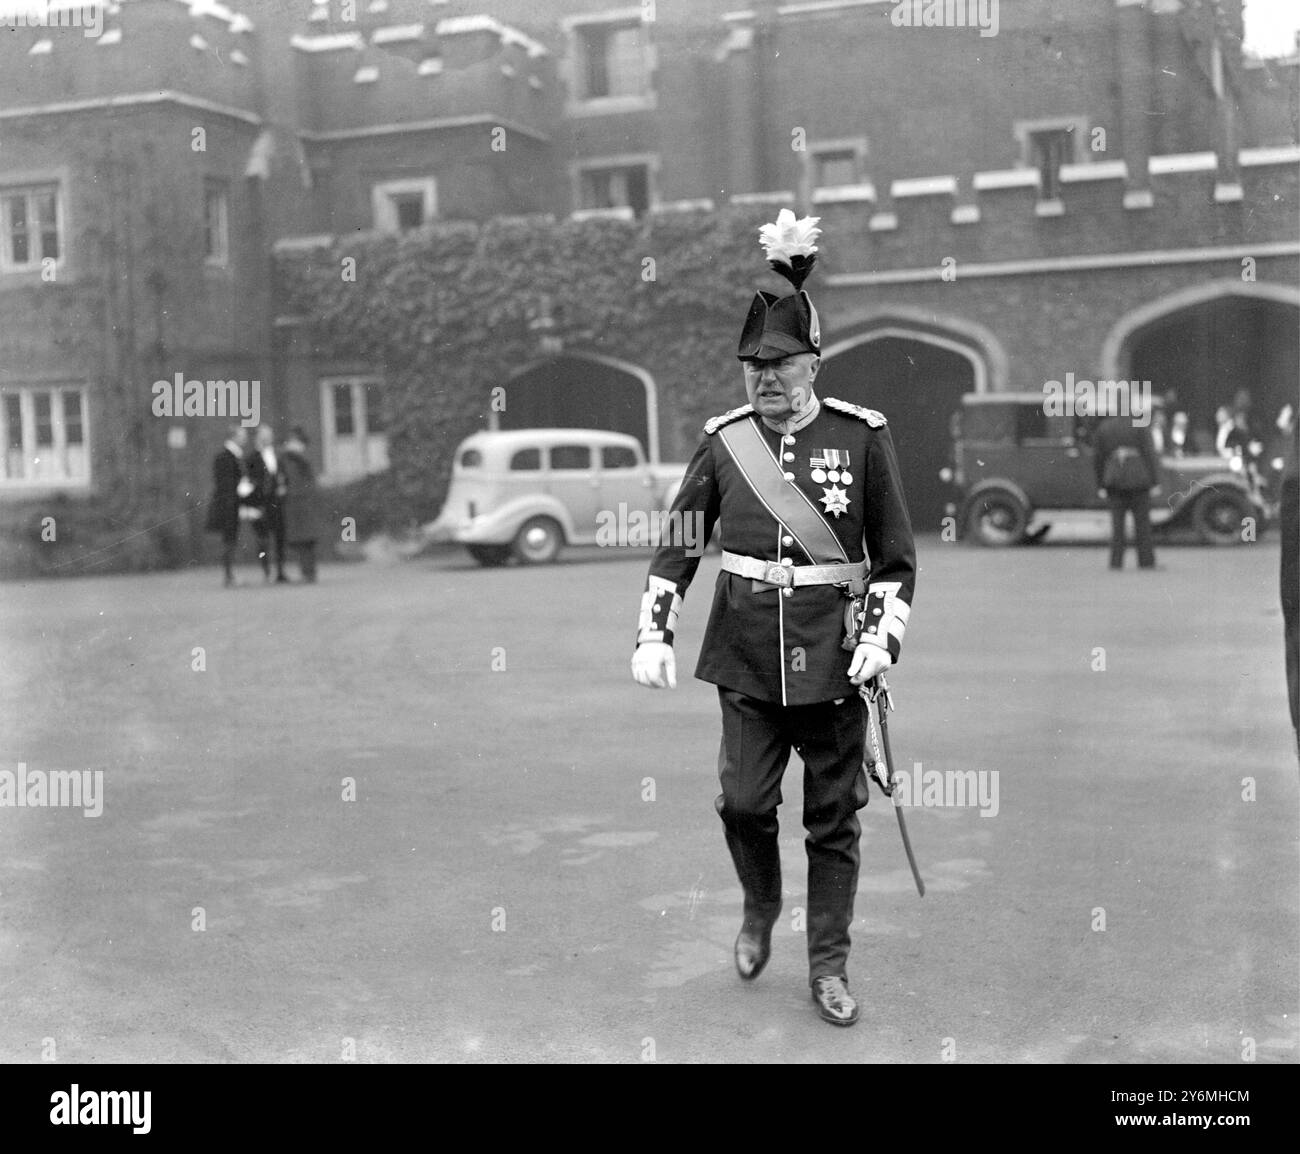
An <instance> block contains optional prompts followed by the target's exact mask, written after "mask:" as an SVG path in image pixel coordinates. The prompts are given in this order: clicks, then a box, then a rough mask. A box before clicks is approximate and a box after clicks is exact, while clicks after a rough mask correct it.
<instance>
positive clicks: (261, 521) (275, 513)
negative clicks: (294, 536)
mask: <svg viewBox="0 0 1300 1154" xmlns="http://www.w3.org/2000/svg"><path fill="white" fill-rule="evenodd" d="M254 524H255V525H256V526H257V555H258V557H259V558H260V559H261V562H262V572H263V573H265V574H266V575H267V576H268V577H269V576H270V575H271V556H270V554H271V550H270V546H271V545H274V546H275V573H276V576H277V577H283V576H284V510H282V509H281V508H280V505H279V503H278V502H275V501H271V502H268V503H267V504H266V505H264V506H263V507H262V515H261V517H259V518H258V519H257V520H256V521H255V522H254Z"/></svg>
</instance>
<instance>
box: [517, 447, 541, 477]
mask: <svg viewBox="0 0 1300 1154" xmlns="http://www.w3.org/2000/svg"><path fill="white" fill-rule="evenodd" d="M541 467H542V451H541V450H540V449H519V450H518V451H516V453H515V455H514V456H513V457H511V458H510V469H511V471H512V472H516V471H522V470H525V469H540V468H541Z"/></svg>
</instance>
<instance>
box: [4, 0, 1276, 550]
mask: <svg viewBox="0 0 1300 1154" xmlns="http://www.w3.org/2000/svg"><path fill="white" fill-rule="evenodd" d="M59 3H66V4H70V3H71V0H55V5H56V8H55V12H57V11H59V10H60V9H58V8H57V4H59ZM902 8H906V9H908V10H909V11H910V10H915V14H916V16H917V20H916V21H913V22H912V23H913V24H914V25H917V24H919V26H911V27H907V26H900V25H901V23H902V22H901V19H900V9H902ZM5 11H7V9H6V8H5V7H4V5H3V4H0V18H2V17H3V13H4V12H5ZM981 11H983V12H985V13H986V14H995V15H996V28H993V27H992V26H988V25H986V26H985V27H984V28H980V27H974V26H971V25H972V24H974V23H975V21H976V18H977V15H978V13H979V12H981ZM927 14H931V15H932V16H933V21H932V23H927V19H928V17H927ZM53 15H54V13H52V16H53ZM101 16H102V23H101V24H100V26H99V30H98V34H97V35H87V34H86V33H87V32H88V31H91V29H89V28H84V27H68V26H64V25H60V24H59V23H58V22H57V20H56V19H53V18H52V19H50V20H49V21H47V26H44V27H42V26H39V25H35V24H33V23H32V22H28V23H27V24H25V25H23V26H20V27H16V28H3V29H0V32H2V33H3V34H2V35H0V316H3V318H4V322H5V323H4V324H3V325H0V439H3V441H4V445H5V457H4V468H3V469H2V470H0V535H4V537H5V538H7V539H9V540H14V539H16V538H20V537H22V536H23V534H24V533H27V534H30V531H31V528H32V526H33V524H34V522H33V518H39V516H40V515H43V514H46V513H48V512H49V511H50V510H51V509H54V508H57V509H59V510H60V511H62V512H64V513H65V514H66V515H69V516H72V517H73V518H74V519H75V516H76V514H77V510H79V509H80V510H90V511H93V514H94V516H95V517H96V518H98V519H100V520H101V521H105V522H106V523H108V524H121V525H123V526H128V525H133V524H135V523H136V522H134V521H132V520H131V518H132V517H136V518H137V521H138V519H139V517H140V516H141V515H142V513H141V511H142V510H143V511H144V514H145V515H146V520H148V521H149V522H150V524H154V525H156V523H158V522H165V523H167V524H169V525H171V527H172V528H171V532H170V535H169V536H168V540H167V544H166V547H165V548H164V549H163V556H162V558H161V559H162V560H163V561H182V560H185V559H186V558H190V557H193V556H195V555H198V554H200V553H201V552H202V534H201V532H200V521H201V510H200V509H199V508H198V504H199V503H200V502H201V501H202V499H203V497H205V496H206V492H207V485H208V480H207V473H208V463H209V459H210V457H211V454H212V452H213V451H214V450H215V448H216V446H217V445H218V444H219V442H220V440H221V436H222V424H223V423H222V422H220V421H214V420H213V419H211V418H210V417H198V416H185V415H184V414H174V415H170V416H167V417H165V418H164V419H159V418H158V416H157V415H155V413H154V412H153V410H152V408H151V402H152V401H153V395H152V393H151V385H152V383H153V382H155V381H157V380H160V379H162V380H171V379H172V378H173V377H174V376H175V375H176V374H177V373H180V374H181V375H182V376H183V377H184V378H186V379H189V378H194V379H200V380H206V379H212V378H215V379H221V380H229V379H236V378H237V379H247V380H249V381H252V380H257V381H259V382H261V385H262V391H261V415H262V416H263V418H266V419H271V420H275V421H277V422H286V421H293V422H295V423H301V424H303V425H304V426H306V427H307V428H308V429H309V430H310V431H311V432H312V433H313V434H314V438H315V447H316V451H317V453H318V463H319V464H320V465H321V467H322V469H323V474H324V476H325V478H326V479H327V480H328V481H330V482H341V481H346V480H349V479H352V478H355V477H357V476H358V475H361V474H364V473H367V472H372V471H375V470H381V469H383V468H384V467H385V465H386V461H387V456H386V438H385V431H384V406H383V399H382V398H383V368H384V367H383V366H382V365H376V364H373V363H367V362H365V361H363V360H355V361H339V360H337V359H333V358H325V357H322V356H320V355H319V354H318V353H317V351H316V344H315V342H314V340H313V335H312V332H311V324H310V318H295V317H290V316H287V315H284V313H283V310H282V309H281V308H280V307H279V302H277V300H276V299H275V296H274V291H273V279H272V277H271V275H270V268H271V258H272V254H273V253H274V252H275V251H276V250H277V248H278V249H284V248H286V247H287V248H294V247H304V246H305V247H310V246H312V245H316V244H319V243H321V240H322V238H331V237H338V236H345V235H352V234H356V233H358V232H371V231H380V232H401V231H402V230H405V229H410V228H418V227H420V226H421V225H422V224H424V223H426V222H428V221H430V220H434V219H436V220H457V219H474V220H482V219H485V218H488V217H491V216H494V215H512V216H513V215H521V214H527V213H550V214H555V215H563V214H566V213H574V212H578V213H585V214H588V215H592V216H601V215H609V216H617V217H626V216H637V215H640V214H643V213H654V212H668V211H685V210H690V211H697V212H708V211H711V210H712V208H713V207H714V206H721V205H724V204H726V203H727V202H729V201H737V200H739V201H754V200H758V201H763V202H767V203H770V205H771V207H772V211H773V212H775V211H776V209H777V208H778V207H780V206H782V205H789V206H791V207H794V208H796V209H797V210H799V211H812V212H814V213H816V214H818V215H820V216H821V217H822V218H823V221H822V224H823V228H824V230H825V242H826V243H825V245H824V254H823V263H822V266H821V269H820V270H819V273H818V276H817V278H816V288H815V295H816V297H817V301H818V305H819V308H820V310H821V312H822V317H823V330H824V337H825V345H826V348H827V358H828V361H827V365H826V367H825V370H824V372H825V377H824V379H825V381H826V390H827V391H830V390H831V389H832V388H833V389H834V391H835V392H837V393H838V394H840V395H842V396H845V397H847V398H848V399H853V400H859V399H860V400H864V401H869V402H870V403H871V404H873V405H874V406H876V407H878V408H881V409H883V410H884V411H886V412H887V413H889V414H890V415H891V416H893V417H894V418H895V427H896V428H897V429H898V430H899V441H900V446H901V448H902V450H903V456H904V460H905V462H906V468H907V471H908V475H907V476H906V477H905V480H906V482H907V484H908V488H909V495H910V496H911V499H912V500H913V504H914V513H915V514H916V515H917V519H918V522H919V523H920V525H921V526H922V527H924V526H927V525H931V524H933V516H934V513H935V509H936V506H935V502H936V501H937V500H938V496H937V493H936V491H935V488H934V485H933V477H934V475H935V473H936V472H937V469H938V467H939V465H940V464H941V463H942V460H943V457H944V454H945V450H946V445H945V440H946V434H947V421H948V416H949V414H950V413H951V411H952V410H953V408H954V407H955V404H956V399H957V398H958V397H959V396H960V395H961V393H963V392H966V391H970V390H999V389H1039V388H1041V387H1042V385H1043V383H1044V382H1045V381H1047V380H1052V379H1063V378H1064V376H1065V374H1066V373H1068V372H1073V373H1074V374H1075V375H1076V377H1079V378H1091V379H1096V378H1113V377H1118V378H1123V377H1137V378H1143V379H1151V380H1152V382H1153V386H1154V387H1155V388H1156V390H1157V391H1163V389H1165V388H1168V387H1176V388H1177V389H1178V391H1179V394H1180V397H1181V399H1182V401H1183V403H1184V405H1185V406H1186V407H1187V409H1188V411H1189V413H1190V414H1191V416H1192V418H1193V422H1194V423H1201V424H1205V423H1206V422H1208V421H1209V420H1210V419H1211V416H1212V413H1213V411H1214V408H1215V407H1216V406H1217V405H1219V404H1222V403H1226V402H1227V401H1229V400H1231V398H1232V396H1233V395H1234V394H1235V392H1236V391H1237V390H1238V389H1239V388H1241V387H1248V388H1250V389H1251V390H1252V392H1253V394H1254V399H1255V403H1256V406H1257V410H1258V412H1259V413H1260V414H1261V416H1264V417H1265V418H1266V419H1271V416H1272V414H1273V413H1275V412H1276V410H1277V408H1278V407H1280V405H1281V404H1282V403H1283V402H1284V401H1285V400H1288V399H1289V400H1292V401H1294V400H1295V399H1296V389H1297V386H1296V382H1297V379H1300V366H1298V363H1297V358H1298V353H1297V347H1298V344H1300V334H1298V329H1300V288H1297V285H1298V283H1300V226H1298V224H1297V196H1298V194H1300V187H1298V186H1300V143H1298V142H1300V115H1298V113H1297V74H1298V73H1300V68H1298V67H1297V63H1298V58H1297V57H1295V56H1292V57H1290V58H1288V59H1285V60H1280V61H1268V62H1264V61H1256V60H1252V59H1249V58H1246V57H1244V56H1243V55H1242V53H1241V50H1240V40H1241V20H1242V14H1241V2H1240V0H1222V2H1219V3H1212V2H1210V0H1184V2H1179V0H1073V2H1071V3H1069V4H1065V3H1060V2H1053V0H1002V2H1001V3H1000V4H994V5H991V6H990V5H987V4H986V5H984V6H982V7H981V6H978V5H976V4H970V3H966V4H962V3H954V2H952V0H949V2H948V3H947V4H946V5H944V4H938V5H935V4H931V3H925V4H922V5H920V6H917V5H899V4H897V3H892V2H886V0H809V2H803V3H785V4H778V3H775V2H774V0H756V2H755V3H754V4H753V5H752V6H751V7H749V8H746V9H743V10H742V9H740V8H739V7H738V6H737V5H736V4H735V0H729V2H727V3H724V2H722V0H645V2H644V3H638V4H630V5H627V6H623V7H610V6H609V0H604V2H600V0H585V2H584V0H554V2H553V3H548V4H545V5H539V4H537V3H536V0H449V2H439V0H356V2H355V3H350V2H349V0H330V2H328V3H313V2H312V0H244V3H243V6H242V8H241V10H240V11H238V12H236V11H232V10H230V9H227V8H224V7H222V6H221V5H219V4H214V3H208V2H206V0H193V2H187V0H120V2H118V3H110V4H108V6H107V7H106V8H104V9H103V10H102V12H101ZM958 17H961V18H962V19H961V24H963V25H964V26H951V25H953V24H956V23H957V22H958V21H957V18H958ZM945 23H946V24H947V25H948V26H943V25H944V24H945ZM932 24H933V26H932ZM994 31H995V32H996V34H995V35H994V34H988V33H991V32H994ZM503 134H504V135H503ZM504 139H508V140H509V146H508V150H507V151H506V152H505V154H504V155H503V154H502V151H501V147H500V146H501V143H502V141H503V140H504ZM756 255H757V251H756ZM609 352H610V351H609V350H605V352H604V354H602V356H601V357H600V358H597V357H595V356H594V355H593V354H592V351H591V350H583V349H566V350H564V352H563V355H562V358H561V362H560V365H561V367H563V369H564V371H565V372H564V374H561V373H559V372H557V362H556V361H555V358H554V357H552V358H550V359H549V360H548V359H547V358H541V359H540V361H539V364H538V366H537V367H536V371H535V374H534V383H535V389H534V392H533V398H534V403H533V406H532V408H531V410H530V408H529V406H528V405H527V404H525V405H523V406H521V407H519V408H518V409H517V410H516V412H517V413H520V414H523V415H524V416H527V415H528V414H529V413H530V412H532V413H537V412H548V413H551V414H553V415H554V416H553V423H557V424H566V423H576V424H582V423H586V422H585V421H584V420H583V414H584V412H585V411H589V410H590V409H592V408H593V407H594V406H592V405H591V403H590V398H591V396H592V395H595V394H599V393H600V391H601V390H602V389H607V388H609V387H611V383H612V382H613V381H614V380H615V379H617V378H619V377H623V378H627V377H634V378H636V380H637V381H638V387H640V385H642V384H644V385H645V387H646V388H647V389H649V390H650V391H651V393H653V389H654V372H655V366H654V365H653V364H641V365H635V364H622V363H620V362H619V360H618V358H617V356H616V355H615V356H612V357H611V356H610V355H608V354H609ZM615 352H616V350H615ZM559 381H564V382H565V387H564V388H560V387H559V386H558V385H557V384H556V382H559ZM520 383H521V384H523V385H527V384H528V378H527V376H525V377H524V378H522V379H521V382H520ZM732 384H733V383H725V384H723V383H720V386H719V393H720V398H724V399H722V400H720V407H726V406H727V405H728V404H729V403H731V400H732V398H733V397H734V396H735V395H736V394H738V392H739V383H738V381H737V382H734V385H735V387H734V388H733V387H732ZM660 401H661V403H660V406H659V412H658V417H657V419H652V424H653V425H654V427H653V428H652V429H651V430H650V432H649V435H648V436H647V440H653V441H654V442H655V445H657V446H658V447H659V448H660V450H661V452H662V455H663V456H664V457H665V458H678V459H680V458H682V457H683V456H684V455H685V454H686V453H687V452H688V450H689V447H690V446H689V444H688V443H687V441H686V436H687V434H686V433H685V432H684V431H683V430H681V429H680V428H679V427H678V426H677V425H676V424H675V423H674V422H673V421H672V420H671V419H670V417H671V414H670V412H669V411H668V410H669V409H670V407H671V398H660ZM644 421H645V418H644V415H643V416H642V424H641V428H639V429H637V430H636V431H641V429H643V428H644ZM181 494H184V495H186V499H185V500H182V499H181V497H180V496H179V495H181Z"/></svg>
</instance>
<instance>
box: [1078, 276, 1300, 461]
mask: <svg viewBox="0 0 1300 1154" xmlns="http://www.w3.org/2000/svg"><path fill="white" fill-rule="evenodd" d="M1102 367H1103V372H1102V377H1103V378H1104V379H1115V380H1137V381H1148V380H1149V381H1150V382H1151V390H1152V392H1153V393H1154V394H1155V395H1156V396H1163V395H1164V394H1165V393H1166V392H1168V391H1169V390H1171V389H1172V390H1174V391H1175V392H1176V393H1177V403H1178V407H1179V408H1181V409H1183V410H1184V411H1185V412H1186V413H1187V414H1188V417H1189V421H1190V426H1191V428H1192V429H1193V430H1194V431H1199V433H1200V434H1201V436H1202V437H1208V436H1210V435H1212V433H1213V429H1214V413H1215V410H1216V409H1217V408H1218V407H1219V406H1220V405H1227V406H1231V405H1232V404H1233V402H1234V400H1235V399H1236V397H1237V395H1238V393H1239V392H1240V391H1241V390H1243V389H1245V390H1248V391H1249V393H1250V395H1251V400H1252V413H1251V418H1252V424H1253V425H1254V427H1255V430H1256V432H1257V433H1259V434H1263V435H1265V437H1266V438H1267V436H1268V435H1269V434H1270V433H1271V431H1272V425H1273V421H1274V419H1275V418H1276V416H1277V414H1278V411H1279V410H1280V409H1281V407H1282V406H1283V405H1285V404H1291V405H1293V406H1294V405H1295V404H1296V400H1297V396H1296V381H1297V380H1300V289H1296V288H1294V287H1292V286H1289V285H1277V284H1267V283H1256V282H1251V281H1242V280H1240V279H1236V278H1233V279H1219V280H1213V281H1209V282H1207V283H1204V284H1199V285H1194V286H1191V287H1189V288H1186V289H1182V290H1180V291H1178V292H1175V293H1171V294H1169V295H1168V296H1165V297H1161V298H1160V299H1158V300H1155V301H1151V302H1149V303H1147V304H1143V305H1141V306H1139V307H1137V308H1135V309H1133V310H1131V311H1130V312H1128V313H1126V314H1125V315H1124V316H1123V317H1121V318H1120V320H1119V321H1118V322H1116V324H1115V325H1114V326H1113V327H1112V328H1111V331H1110V333H1109V334H1108V335H1107V337H1106V341H1105V344H1104V345H1103V348H1102Z"/></svg>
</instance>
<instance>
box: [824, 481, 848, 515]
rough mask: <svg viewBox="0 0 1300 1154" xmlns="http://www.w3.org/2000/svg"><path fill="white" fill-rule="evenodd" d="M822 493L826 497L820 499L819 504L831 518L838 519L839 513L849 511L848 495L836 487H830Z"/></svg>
mask: <svg viewBox="0 0 1300 1154" xmlns="http://www.w3.org/2000/svg"><path fill="white" fill-rule="evenodd" d="M822 492H823V493H825V494H826V496H824V497H823V498H822V499H821V502H822V504H823V505H825V506H826V512H828V513H829V514H831V516H832V517H838V516H839V515H840V514H841V513H847V512H848V511H849V495H848V493H847V492H845V490H843V489H841V488H840V487H839V486H838V485H832V486H831V487H830V488H829V489H823V490H822Z"/></svg>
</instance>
